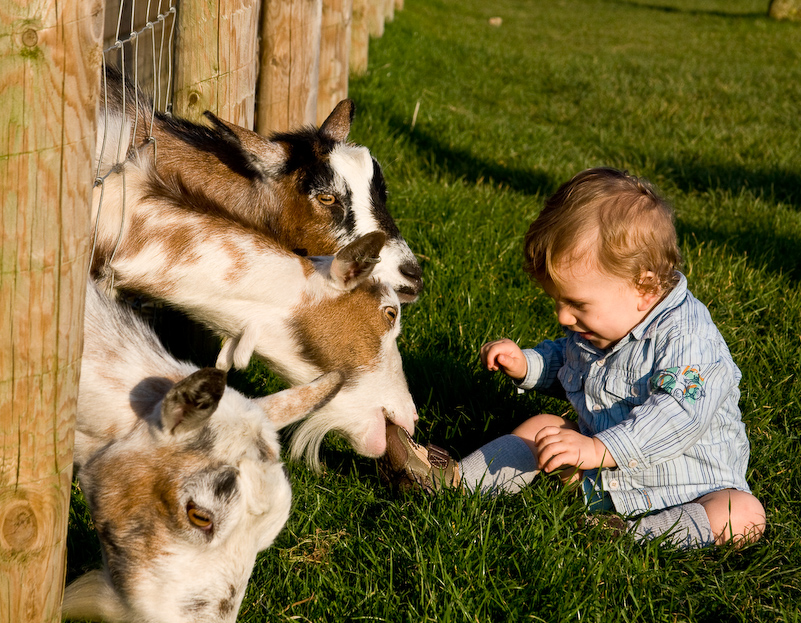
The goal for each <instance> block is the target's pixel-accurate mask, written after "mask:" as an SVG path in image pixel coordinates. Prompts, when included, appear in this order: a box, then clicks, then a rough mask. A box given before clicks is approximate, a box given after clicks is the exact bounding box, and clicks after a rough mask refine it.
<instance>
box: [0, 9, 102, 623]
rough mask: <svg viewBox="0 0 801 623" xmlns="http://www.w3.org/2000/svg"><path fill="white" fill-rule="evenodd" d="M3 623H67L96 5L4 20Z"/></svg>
mask: <svg viewBox="0 0 801 623" xmlns="http://www.w3.org/2000/svg"><path fill="white" fill-rule="evenodd" d="M0 29H2V30H1V31H0V58H2V59H3V62H2V63H0V92H2V93H3V106H0V184H1V185H2V194H1V195H0V196H2V213H1V214H2V220H0V236H2V251H0V339H2V348H0V577H2V578H3V580H2V582H0V604H2V608H0V621H4V622H5V621H8V622H13V623H21V622H24V623H27V622H29V621H31V622H33V621H35V622H37V623H38V622H40V621H58V620H60V602H61V594H62V591H63V585H64V570H65V565H64V562H65V537H66V531H67V521H68V517H69V499H70V483H71V479H72V446H73V434H74V421H75V407H76V403H77V391H78V375H79V371H80V356H81V350H82V338H83V301H84V293H85V280H86V271H87V264H88V231H89V215H90V200H91V193H92V166H91V160H92V150H93V149H94V132H95V107H96V104H97V95H98V89H99V77H100V60H101V54H102V34H103V3H102V2H100V1H98V0H92V1H87V0H61V1H60V2H57V1H56V0H38V1H34V2H26V1H25V0H18V1H17V2H4V3H3V6H2V9H0Z"/></svg>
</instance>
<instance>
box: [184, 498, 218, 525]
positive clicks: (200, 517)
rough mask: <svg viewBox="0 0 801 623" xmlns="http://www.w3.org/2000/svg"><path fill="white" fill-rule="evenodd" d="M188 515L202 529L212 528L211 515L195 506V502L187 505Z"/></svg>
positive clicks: (193, 523)
mask: <svg viewBox="0 0 801 623" xmlns="http://www.w3.org/2000/svg"><path fill="white" fill-rule="evenodd" d="M186 516H187V518H188V519H189V523H191V524H192V525H193V526H197V527H198V528H201V529H202V530H210V529H211V523H212V521H211V515H210V514H209V513H207V512H206V511H204V510H201V509H199V508H198V507H197V506H195V503H194V502H189V503H188V504H187V505H186Z"/></svg>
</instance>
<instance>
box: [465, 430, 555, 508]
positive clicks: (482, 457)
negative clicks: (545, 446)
mask: <svg viewBox="0 0 801 623" xmlns="http://www.w3.org/2000/svg"><path fill="white" fill-rule="evenodd" d="M459 471H460V473H461V474H462V486H463V487H464V488H465V489H467V490H468V491H471V492H472V491H476V490H477V489H478V490H480V491H481V493H489V494H492V495H496V494H498V493H502V492H505V493H517V492H519V491H520V490H521V489H522V488H523V487H525V486H526V485H527V484H529V483H530V482H531V481H532V480H534V477H535V476H536V475H537V474H539V473H540V470H539V469H538V468H537V460H536V459H535V458H534V455H533V454H532V452H531V450H530V449H529V447H528V444H527V443H526V442H525V441H523V440H522V439H521V438H520V437H518V436H516V435H504V436H503V437H498V438H497V439H493V440H492V441H490V442H489V443H487V444H485V445H483V446H481V447H480V448H479V449H478V450H476V451H475V452H472V453H471V454H468V455H467V456H466V457H465V458H464V459H463V460H462V462H461V463H459Z"/></svg>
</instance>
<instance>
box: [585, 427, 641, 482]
mask: <svg viewBox="0 0 801 623" xmlns="http://www.w3.org/2000/svg"><path fill="white" fill-rule="evenodd" d="M594 437H595V438H596V439H598V440H599V441H600V442H601V443H602V444H604V446H606V449H607V450H609V454H610V455H611V456H612V458H613V459H614V460H615V463H617V468H616V469H619V470H622V471H624V472H638V471H641V470H643V469H647V468H648V467H650V463H649V462H648V459H647V457H646V456H645V455H644V454H643V453H642V451H641V450H640V447H639V446H638V445H637V444H635V443H634V441H633V440H632V439H631V438H630V437H629V435H628V433H627V432H626V431H625V430H624V429H622V428H621V427H620V426H613V427H612V428H607V429H606V430H602V431H600V432H598V433H595V435H594Z"/></svg>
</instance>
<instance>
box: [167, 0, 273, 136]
mask: <svg viewBox="0 0 801 623" xmlns="http://www.w3.org/2000/svg"><path fill="white" fill-rule="evenodd" d="M259 5H260V2H259V0H210V1H209V2H185V3H182V4H181V6H180V7H179V10H178V26H177V29H176V42H175V46H176V52H175V83H174V84H175V86H174V110H175V112H176V114H177V115H180V116H182V117H187V118H189V119H192V120H195V121H197V120H200V119H201V117H202V115H203V113H204V112H205V111H206V110H210V111H211V112H213V113H214V114H215V115H217V116H219V117H222V118H223V119H227V120H228V121H232V122H233V123H236V124H238V125H241V126H244V127H246V128H251V129H252V128H253V122H254V114H255V102H256V73H257V62H258V24H259Z"/></svg>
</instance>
